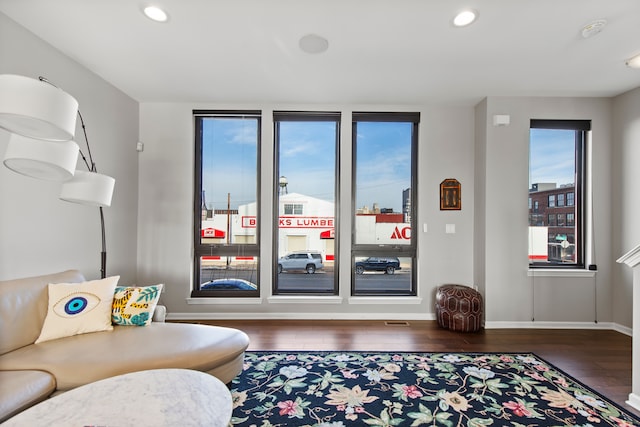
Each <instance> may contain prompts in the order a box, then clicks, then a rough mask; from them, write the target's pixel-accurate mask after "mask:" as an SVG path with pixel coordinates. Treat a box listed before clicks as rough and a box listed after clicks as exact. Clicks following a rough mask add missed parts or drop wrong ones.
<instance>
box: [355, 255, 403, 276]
mask: <svg viewBox="0 0 640 427" xmlns="http://www.w3.org/2000/svg"><path fill="white" fill-rule="evenodd" d="M400 268H401V267H400V260H399V259H398V258H383V257H369V258H367V259H364V260H362V261H356V274H362V273H364V272H365V271H384V273H385V274H393V273H395V272H396V270H400Z"/></svg>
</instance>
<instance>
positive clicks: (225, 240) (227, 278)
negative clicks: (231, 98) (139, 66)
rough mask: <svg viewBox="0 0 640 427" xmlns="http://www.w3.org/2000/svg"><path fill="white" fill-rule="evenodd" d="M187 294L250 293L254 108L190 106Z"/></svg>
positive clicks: (254, 279)
mask: <svg viewBox="0 0 640 427" xmlns="http://www.w3.org/2000/svg"><path fill="white" fill-rule="evenodd" d="M194 118H195V186H194V188H195V194H194V221H193V224H194V230H193V231H194V235H193V239H194V245H193V247H194V266H195V271H194V288H193V291H192V296H201V297H202V296H255V295H257V294H258V262H259V252H258V251H259V244H258V235H259V234H258V227H259V214H258V213H259V212H260V209H259V205H260V199H259V197H258V188H259V176H260V173H259V157H258V153H259V151H260V150H259V136H260V113H259V112H258V111H194Z"/></svg>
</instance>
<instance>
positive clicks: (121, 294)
mask: <svg viewBox="0 0 640 427" xmlns="http://www.w3.org/2000/svg"><path fill="white" fill-rule="evenodd" d="M161 291H162V284H159V285H154V286H147V287H144V288H141V287H137V286H129V287H124V286H118V287H116V291H115V295H114V297H113V307H112V310H111V321H112V322H113V324H115V325H134V326H147V325H148V324H150V323H151V318H152V317H153V311H154V310H155V309H156V305H157V304H158V299H160V292H161Z"/></svg>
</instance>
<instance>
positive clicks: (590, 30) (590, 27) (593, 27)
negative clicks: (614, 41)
mask: <svg viewBox="0 0 640 427" xmlns="http://www.w3.org/2000/svg"><path fill="white" fill-rule="evenodd" d="M606 25H607V21H606V20H605V19H598V20H596V21H593V22H591V23H589V24H587V25H585V26H584V27H582V37H584V38H585V39H588V38H589V37H593V36H595V35H596V34H598V33H599V32H600V31H602V30H603V29H604V27H605V26H606Z"/></svg>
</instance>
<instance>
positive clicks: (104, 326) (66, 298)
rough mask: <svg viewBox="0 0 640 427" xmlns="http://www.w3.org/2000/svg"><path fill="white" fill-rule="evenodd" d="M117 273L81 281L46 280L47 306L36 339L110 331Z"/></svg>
mask: <svg viewBox="0 0 640 427" xmlns="http://www.w3.org/2000/svg"><path fill="white" fill-rule="evenodd" d="M119 279H120V276H113V277H107V278H105V279H101V280H91V281H88V282H83V283H55V284H53V283H50V284H49V287H48V291H49V306H48V309H47V316H46V317H45V319H44V324H43V325H42V330H41V331H40V336H39V337H38V339H37V340H36V343H40V342H44V341H49V340H54V339H57V338H62V337H70V336H73V335H79V334H86V333H88V332H98V331H110V330H112V329H113V325H112V324H111V306H112V303H113V293H114V290H115V288H116V285H117V284H118V280H119Z"/></svg>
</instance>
